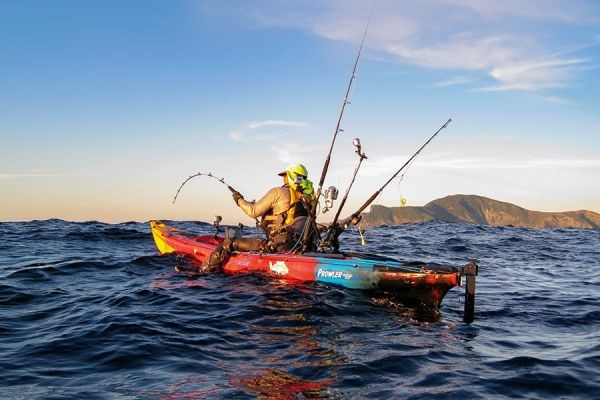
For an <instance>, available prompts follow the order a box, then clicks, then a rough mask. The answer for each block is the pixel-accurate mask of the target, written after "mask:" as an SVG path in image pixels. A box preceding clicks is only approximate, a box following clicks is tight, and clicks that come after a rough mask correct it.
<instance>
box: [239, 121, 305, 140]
mask: <svg viewBox="0 0 600 400" xmlns="http://www.w3.org/2000/svg"><path fill="white" fill-rule="evenodd" d="M305 125H306V124H305V123H304V122H299V121H284V120H264V121H254V122H249V123H248V124H246V125H245V126H244V127H242V128H240V129H237V130H235V131H231V132H230V133H229V138H230V139H232V140H234V141H236V142H244V141H246V140H248V139H250V138H251V139H252V140H257V141H270V140H275V139H276V138H277V137H278V136H280V135H281V133H280V132H279V131H278V130H273V128H281V127H283V128H289V129H293V130H294V131H295V130H296V129H297V128H300V127H303V126H305ZM294 128H296V129H294Z"/></svg>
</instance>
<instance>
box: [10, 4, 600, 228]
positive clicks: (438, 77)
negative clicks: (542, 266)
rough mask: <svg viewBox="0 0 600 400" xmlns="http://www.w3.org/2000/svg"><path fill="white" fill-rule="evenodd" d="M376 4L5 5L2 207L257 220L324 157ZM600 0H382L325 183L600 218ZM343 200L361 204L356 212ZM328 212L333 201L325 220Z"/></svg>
mask: <svg viewBox="0 0 600 400" xmlns="http://www.w3.org/2000/svg"><path fill="white" fill-rule="evenodd" d="M371 4H372V3H371V2H370V1H254V2H247V1H226V2H221V1H144V2H139V1H107V0H104V1H86V2H81V1H74V0H73V1H65V0H55V1H51V2H45V1H5V2H2V4H0V137H1V143H2V145H1V146H0V191H1V193H2V196H1V199H0V220H3V221H11V220H29V219H41V218H63V219H70V220H102V221H111V222H115V221H127V220H140V221H144V220H148V219H152V218H169V219H199V220H205V221H211V220H212V216H213V215H214V214H222V215H223V216H224V217H225V220H226V221H228V222H237V221H242V222H244V223H251V220H249V219H248V218H247V217H245V216H244V215H242V213H241V211H239V210H238V209H237V208H236V207H235V205H234V204H233V201H232V200H231V198H230V195H229V192H228V191H227V190H224V189H225V188H224V187H223V186H222V185H221V184H219V183H218V182H216V181H213V180H210V179H208V178H196V180H194V181H191V182H190V183H189V184H188V186H186V188H185V189H184V190H183V191H182V193H181V195H180V197H179V199H178V200H177V203H176V204H174V205H173V204H171V201H172V198H173V196H174V194H175V191H176V190H177V188H178V186H179V184H180V183H181V182H182V181H183V180H184V179H185V178H186V177H187V176H188V175H190V174H192V173H195V172H199V171H203V172H212V173H213V174H215V175H218V176H222V177H224V178H225V180H226V181H227V182H228V183H229V184H231V185H232V186H234V187H236V188H237V189H238V190H239V191H240V192H242V193H243V194H244V195H245V197H246V198H247V199H252V198H259V197H260V196H261V195H262V194H263V193H264V192H265V191H266V190H267V189H268V188H269V187H272V186H275V185H279V184H280V178H279V177H277V175H276V172H277V171H279V170H281V169H283V168H284V167H285V166H286V165H287V164H290V163H296V162H301V163H303V164H305V165H306V166H307V167H308V169H309V172H310V174H311V178H312V179H313V181H315V182H316V181H318V178H319V176H320V173H321V169H322V167H323V161H324V159H325V156H326V153H327V150H328V147H329V144H330V142H331V137H332V134H333V130H334V128H335V124H336V121H337V116H338V113H339V109H340V106H341V102H342V99H343V95H344V92H345V89H346V85H347V84H348V80H349V77H350V72H351V70H352V65H353V63H354V59H355V56H356V52H357V50H358V44H359V42H360V39H361V36H362V34H363V31H364V28H365V24H366V22H367V19H368V15H369V12H370V9H371ZM599 66H600V3H598V2H597V1H570V2H564V1H552V0H544V1H542V0H539V1H538V0H530V1H527V2H522V1H503V2H497V1H482V0H477V1H476V0H422V1H404V0H398V1H385V0H379V1H378V2H377V4H376V7H375V10H374V14H373V19H372V22H371V26H370V28H369V32H368V35H367V39H366V43H365V49H364V53H363V57H362V59H361V62H360V65H359V70H358V74H357V79H356V81H355V85H354V87H353V90H352V93H351V98H350V101H351V104H350V105H349V106H348V107H347V108H346V114H345V116H344V120H343V123H342V128H343V129H344V132H342V133H340V135H339V136H338V140H337V143H336V146H335V149H334V152H333V155H332V163H331V167H330V171H329V173H328V175H327V180H326V182H325V185H326V186H329V185H335V186H338V188H339V189H340V192H341V193H344V192H345V189H346V186H347V184H348V183H349V181H350V178H351V174H352V171H353V170H354V168H355V166H356V163H357V161H358V160H357V157H356V155H355V154H354V152H353V150H354V149H353V147H352V145H351V142H352V139H354V138H355V137H359V138H360V139H361V141H362V143H363V150H364V151H365V152H366V153H367V156H368V157H369V158H368V159H367V160H366V161H365V162H364V163H363V166H362V167H361V171H360V173H359V176H358V178H357V180H356V183H355V185H354V188H353V190H352V192H351V194H350V198H349V201H348V204H347V209H346V210H347V212H348V213H350V212H352V211H354V210H355V209H356V208H358V207H359V206H360V205H362V203H363V202H364V201H365V200H366V199H367V198H368V197H369V196H370V195H371V194H372V193H373V192H375V191H376V190H377V189H378V188H379V187H380V186H381V185H382V184H383V183H384V182H385V181H387V179H389V177H391V176H392V174H393V173H394V172H395V171H396V170H397V169H398V168H399V167H400V166H401V165H402V164H403V163H404V161H406V160H407V159H408V158H409V157H410V156H411V155H412V153H413V152H414V151H416V149H418V148H419V147H420V145H421V144H422V143H423V142H425V140H427V138H428V137H429V136H430V135H431V134H432V133H433V132H435V130H436V129H438V127H439V126H441V125H442V124H443V123H444V122H445V121H446V120H447V119H448V118H452V119H453V122H452V123H451V124H450V125H449V127H448V128H447V129H446V130H445V131H444V132H443V133H442V134H441V135H440V137H439V138H437V139H436V140H435V141H434V142H432V143H431V145H430V146H429V147H428V148H426V149H425V150H424V152H423V153H422V155H421V156H420V157H419V158H418V159H417V160H416V161H415V162H414V164H413V165H412V166H411V168H410V169H409V170H408V172H407V173H406V175H405V176H404V179H403V180H402V181H401V182H400V183H398V182H397V181H395V182H393V183H392V184H390V186H389V187H388V188H387V189H386V190H385V191H384V193H383V194H382V196H381V197H380V198H379V199H378V200H377V203H379V204H383V205H388V206H396V205H398V204H399V200H400V197H404V198H406V200H407V201H408V204H409V205H424V204H425V203H427V202H428V201H431V200H433V199H435V198H438V197H443V196H446V195H450V194H456V193H465V194H479V195H483V196H487V197H491V198H495V199H498V200H502V201H507V202H511V203H515V204H517V205H520V206H523V207H525V208H528V209H534V210H542V211H566V210H577V209H590V210H594V211H596V212H600V185H598V181H599V180H598V178H599V176H600V116H599V115H600V113H599V112H598V110H599V109H600V107H599V105H600V87H599V85H600V83H599V81H600V80H599V79H598V77H599ZM342 214H344V213H342ZM322 218H323V219H324V220H327V218H328V217H327V215H325V216H323V217H322Z"/></svg>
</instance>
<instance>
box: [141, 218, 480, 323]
mask: <svg viewBox="0 0 600 400" xmlns="http://www.w3.org/2000/svg"><path fill="white" fill-rule="evenodd" d="M150 228H151V230H152V236H153V237H154V242H155V243H156V247H157V248H158V250H159V252H160V253H161V254H169V253H178V254H185V255H187V256H189V257H190V258H191V259H192V260H195V261H197V262H199V263H200V264H199V265H202V263H204V262H205V261H207V260H208V258H209V256H210V254H211V253H212V252H213V250H214V249H215V248H216V247H217V246H218V245H219V244H220V243H221V242H222V241H223V240H224V237H223V236H218V235H216V234H215V235H201V236H195V235H193V234H189V233H186V232H184V231H182V230H180V229H177V228H173V227H170V226H167V225H165V224H164V223H162V222H160V221H150ZM222 269H223V272H225V273H228V274H245V273H260V274H264V275H267V276H271V277H276V278H284V279H286V280H290V281H316V282H323V283H326V284H333V285H337V286H343V287H347V288H350V289H362V290H368V291H380V292H384V293H389V294H392V295H393V296H394V298H395V299H398V300H399V301H402V302H403V303H405V304H407V305H418V306H424V307H428V308H434V309H439V307H440V305H441V303H442V300H443V298H444V296H445V295H446V293H447V292H448V291H449V290H450V289H452V288H453V287H455V286H460V285H463V284H464V283H463V278H466V279H464V281H465V282H466V286H467V290H466V292H465V322H471V321H472V320H473V312H474V295H475V276H476V275H477V265H476V264H475V263H474V262H471V263H469V264H466V265H464V266H462V267H454V266H445V265H437V264H436V265H432V264H425V263H422V262H414V261H413V262H401V261H397V260H395V259H392V258H389V257H384V256H379V255H372V254H362V253H348V252H346V253H304V254H294V253H256V252H236V251H234V252H232V253H231V255H230V257H229V259H228V260H227V261H226V262H225V263H224V264H223V265H222Z"/></svg>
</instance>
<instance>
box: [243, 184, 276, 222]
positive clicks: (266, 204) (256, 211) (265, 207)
mask: <svg viewBox="0 0 600 400" xmlns="http://www.w3.org/2000/svg"><path fill="white" fill-rule="evenodd" d="M280 197H281V190H280V188H273V189H271V190H269V191H268V192H267V193H266V194H265V195H264V196H263V197H262V198H261V199H260V200H258V201H257V202H255V203H251V202H249V201H246V200H244V199H243V198H242V199H239V200H238V206H239V207H240V208H241V209H242V210H243V211H244V212H245V213H246V214H247V215H248V216H249V217H251V218H257V217H262V216H263V215H265V214H266V213H267V211H269V210H270V209H271V208H273V205H274V204H276V203H278V202H279V199H280Z"/></svg>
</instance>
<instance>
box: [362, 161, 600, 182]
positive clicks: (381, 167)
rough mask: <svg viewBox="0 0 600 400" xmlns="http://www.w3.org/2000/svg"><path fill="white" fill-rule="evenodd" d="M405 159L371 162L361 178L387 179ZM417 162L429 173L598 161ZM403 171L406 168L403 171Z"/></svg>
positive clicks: (598, 164) (596, 164)
mask: <svg viewBox="0 0 600 400" xmlns="http://www.w3.org/2000/svg"><path fill="white" fill-rule="evenodd" d="M406 160H408V157H396V156H395V157H387V158H384V159H382V160H380V161H379V162H373V161H372V162H371V163H370V164H369V165H368V166H365V167H364V168H363V169H362V170H361V174H362V175H364V176H372V177H374V176H387V177H391V175H392V174H393V173H395V172H396V171H398V169H399V168H400V167H401V166H402V165H404V163H405V162H406ZM416 162H418V167H419V168H420V169H430V170H431V169H433V170H451V169H454V170H478V171H484V170H523V169H542V170H548V169H598V168H600V159H576V158H566V159H544V158H542V159H531V160H504V159H493V158H454V159H446V160H435V159H421V160H418V161H416ZM405 171H406V169H405Z"/></svg>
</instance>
